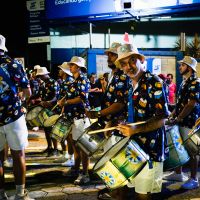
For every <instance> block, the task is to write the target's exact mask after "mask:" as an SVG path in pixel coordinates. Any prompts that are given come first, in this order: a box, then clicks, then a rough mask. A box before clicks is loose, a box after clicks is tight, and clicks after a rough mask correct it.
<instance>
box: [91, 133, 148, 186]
mask: <svg viewBox="0 0 200 200" xmlns="http://www.w3.org/2000/svg"><path fill="white" fill-rule="evenodd" d="M148 160H149V156H148V155H147V154H146V153H145V152H144V151H143V150H142V149H141V148H140V146H139V145H138V144H137V143H136V142H135V141H134V140H131V139H130V138H129V137H125V138H124V139H121V140H120V141H119V142H117V143H116V144H115V145H114V146H112V147H111V148H110V149H109V150H108V151H107V152H106V153H105V154H104V155H103V156H102V157H101V158H100V159H99V160H98V161H97V163H96V164H95V165H94V167H93V170H94V172H95V173H96V174H97V175H98V176H99V177H100V178H101V179H102V181H103V182H104V183H105V185H106V186H107V187H108V188H109V189H116V188H119V187H123V186H125V185H126V184H127V183H128V182H132V181H133V179H134V178H135V177H136V176H137V174H138V173H139V172H140V171H141V170H142V168H143V167H144V166H145V165H146V163H147V161H148Z"/></svg>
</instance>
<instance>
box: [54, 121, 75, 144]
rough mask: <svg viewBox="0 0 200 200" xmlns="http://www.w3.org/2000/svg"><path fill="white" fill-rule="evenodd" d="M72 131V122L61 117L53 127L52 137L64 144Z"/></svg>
mask: <svg viewBox="0 0 200 200" xmlns="http://www.w3.org/2000/svg"><path fill="white" fill-rule="evenodd" d="M71 130H72V122H71V121H69V120H68V119H66V118H64V117H60V118H59V119H58V120H57V121H56V123H55V124H54V125H53V128H52V131H51V137H52V138H55V139H56V140H58V141H59V142H62V141H64V140H65V139H66V137H67V136H68V134H69V133H70V132H71Z"/></svg>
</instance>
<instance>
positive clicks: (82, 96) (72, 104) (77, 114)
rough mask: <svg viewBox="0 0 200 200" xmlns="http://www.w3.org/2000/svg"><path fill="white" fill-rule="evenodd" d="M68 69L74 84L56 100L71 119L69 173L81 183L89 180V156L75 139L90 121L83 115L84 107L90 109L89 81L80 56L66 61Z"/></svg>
mask: <svg viewBox="0 0 200 200" xmlns="http://www.w3.org/2000/svg"><path fill="white" fill-rule="evenodd" d="M67 67H68V69H70V72H71V73H72V74H73V77H74V80H75V81H74V84H72V85H71V86H70V87H68V92H67V93H68V94H67V95H68V97H70V99H69V98H63V99H61V100H59V101H58V102H57V104H58V105H59V106H60V107H63V106H65V109H66V112H65V114H66V116H68V117H69V118H71V120H73V125H72V132H71V133H72V134H71V135H69V136H68V138H69V139H70V138H71V141H72V144H73V149H74V159H75V165H74V167H72V168H71V175H73V176H76V175H77V176H78V178H77V179H76V180H75V181H74V183H75V184H78V185H82V184H86V183H89V182H90V177H89V174H88V169H89V161H90V160H89V157H88V156H87V154H86V153H85V152H84V151H83V150H82V149H80V148H79V147H78V146H75V143H76V141H77V139H78V138H79V137H80V136H81V135H82V133H83V131H84V129H85V128H87V127H88V126H89V125H90V123H89V119H88V118H86V117H85V109H90V105H89V101H88V93H89V89H90V82H89V80H88V78H87V75H86V74H85V73H84V72H85V71H86V70H87V68H86V66H85V60H84V59H83V58H82V57H78V56H73V57H72V58H71V60H70V61H69V62H68V63H67ZM81 162H82V167H83V171H82V173H81V172H80V164H81Z"/></svg>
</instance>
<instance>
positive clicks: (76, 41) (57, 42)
mask: <svg viewBox="0 0 200 200" xmlns="http://www.w3.org/2000/svg"><path fill="white" fill-rule="evenodd" d="M123 37H124V35H123V34H111V35H110V43H112V42H120V43H124V42H123ZM178 38H179V36H165V35H158V36H154V35H149V36H147V35H129V41H130V43H132V44H134V45H136V46H137V47H138V48H144V49H145V48H174V45H175V42H176V40H177V39H178ZM104 39H105V35H104V34H92V47H93V48H108V47H109V44H108V34H106V46H104V45H105V42H104ZM191 40H192V37H187V41H188V42H190V41H191ZM89 47H90V41H89V34H84V35H72V36H59V35H58V36H53V34H52V33H51V48H89Z"/></svg>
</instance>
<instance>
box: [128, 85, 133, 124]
mask: <svg viewBox="0 0 200 200" xmlns="http://www.w3.org/2000/svg"><path fill="white" fill-rule="evenodd" d="M133 117H134V107H133V88H132V87H131V88H130V89H129V92H128V122H130V123H132V122H134V118H133Z"/></svg>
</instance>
